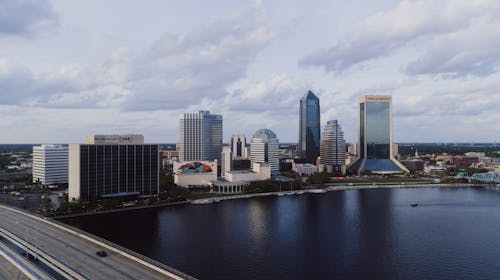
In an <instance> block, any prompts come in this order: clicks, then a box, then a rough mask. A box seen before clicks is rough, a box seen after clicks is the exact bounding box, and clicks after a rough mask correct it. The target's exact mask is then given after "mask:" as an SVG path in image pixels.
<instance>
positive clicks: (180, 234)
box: [63, 187, 500, 280]
mask: <svg viewBox="0 0 500 280" xmlns="http://www.w3.org/2000/svg"><path fill="white" fill-rule="evenodd" d="M413 202H416V203H418V206H417V207H411V206H410V204H411V203H413ZM63 222H66V223H68V224H70V225H73V226H76V227H78V228H80V229H83V230H85V231H88V232H91V233H93V234H96V235H98V236H101V237H103V238H106V239H108V240H110V241H112V242H115V243H117V244H120V245H122V246H125V247H127V248H129V249H132V250H135V251H137V252H139V253H141V254H143V255H146V256H148V257H151V258H153V259H156V260H158V261H160V262H163V263H165V264H167V265H170V266H172V267H175V268H177V269H179V270H181V271H183V272H186V273H188V274H190V275H193V276H194V277H197V278H199V279H455V280H456V279H499V278H500V262H499V261H498V260H499V259H500V238H499V236H500V188H495V187H483V188H472V187H468V188H465V187H464V188H396V189H368V190H346V191H332V192H329V193H326V194H303V195H294V196H269V197H259V198H252V199H241V200H230V201H223V202H220V203H214V204H209V205H180V206H172V207H164V208H152V209H143V210H137V211H127V212H118V213H112V214H102V215H95V216H86V217H79V218H74V219H70V220H65V221H63Z"/></svg>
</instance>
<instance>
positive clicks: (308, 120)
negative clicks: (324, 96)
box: [299, 91, 321, 164]
mask: <svg viewBox="0 0 500 280" xmlns="http://www.w3.org/2000/svg"><path fill="white" fill-rule="evenodd" d="M320 130H321V127H320V111H319V98H318V97H317V96H316V95H315V94H314V93H313V92H312V91H308V92H307V93H306V94H305V95H304V97H302V99H300V125H299V151H300V157H301V158H303V159H305V160H306V162H307V163H313V164H314V163H316V159H317V158H318V156H319V146H320V142H319V141H320Z"/></svg>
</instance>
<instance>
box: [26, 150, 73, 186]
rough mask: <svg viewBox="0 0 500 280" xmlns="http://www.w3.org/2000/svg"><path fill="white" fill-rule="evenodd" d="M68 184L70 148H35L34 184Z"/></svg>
mask: <svg viewBox="0 0 500 280" xmlns="http://www.w3.org/2000/svg"><path fill="white" fill-rule="evenodd" d="M36 182H40V183H41V184H42V185H52V184H67V183H68V146H63V145H40V146H33V183H36Z"/></svg>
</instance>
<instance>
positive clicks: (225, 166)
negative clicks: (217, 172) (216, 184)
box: [221, 146, 233, 177]
mask: <svg viewBox="0 0 500 280" xmlns="http://www.w3.org/2000/svg"><path fill="white" fill-rule="evenodd" d="M232 161H233V157H232V153H231V147H229V146H224V147H222V159H221V177H225V175H226V172H227V171H231V167H232V166H231V165H232Z"/></svg>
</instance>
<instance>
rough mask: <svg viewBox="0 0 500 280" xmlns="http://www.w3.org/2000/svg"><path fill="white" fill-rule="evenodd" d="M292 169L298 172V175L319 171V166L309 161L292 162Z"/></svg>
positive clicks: (308, 174)
mask: <svg viewBox="0 0 500 280" xmlns="http://www.w3.org/2000/svg"><path fill="white" fill-rule="evenodd" d="M292 170H293V171H295V172H297V173H299V175H307V176H310V175H313V174H316V173H318V172H319V167H318V166H316V165H314V164H310V163H294V164H293V167H292Z"/></svg>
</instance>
